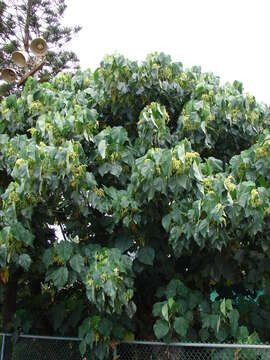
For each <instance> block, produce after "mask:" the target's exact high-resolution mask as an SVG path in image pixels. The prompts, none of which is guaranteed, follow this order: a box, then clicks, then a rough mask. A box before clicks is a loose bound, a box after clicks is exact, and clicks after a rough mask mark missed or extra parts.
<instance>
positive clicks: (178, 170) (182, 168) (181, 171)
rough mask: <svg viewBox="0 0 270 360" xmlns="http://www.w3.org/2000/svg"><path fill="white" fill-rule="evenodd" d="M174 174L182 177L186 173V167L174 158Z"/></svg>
mask: <svg viewBox="0 0 270 360" xmlns="http://www.w3.org/2000/svg"><path fill="white" fill-rule="evenodd" d="M172 172H173V173H175V174H177V175H182V174H184V172H185V165H184V164H183V163H182V161H180V160H177V159H176V158H175V157H174V156H173V158H172Z"/></svg>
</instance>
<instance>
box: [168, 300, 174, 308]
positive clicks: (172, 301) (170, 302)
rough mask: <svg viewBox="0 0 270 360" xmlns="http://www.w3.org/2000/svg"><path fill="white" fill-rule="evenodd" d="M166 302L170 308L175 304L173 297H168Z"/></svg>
mask: <svg viewBox="0 0 270 360" xmlns="http://www.w3.org/2000/svg"><path fill="white" fill-rule="evenodd" d="M168 304H169V308H170V309H171V308H172V307H173V305H174V304H175V301H174V299H173V298H169V299H168Z"/></svg>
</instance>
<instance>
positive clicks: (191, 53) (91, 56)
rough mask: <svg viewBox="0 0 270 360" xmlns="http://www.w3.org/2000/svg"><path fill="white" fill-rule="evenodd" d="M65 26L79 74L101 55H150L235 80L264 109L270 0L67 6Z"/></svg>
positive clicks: (121, 0) (268, 97)
mask: <svg viewBox="0 0 270 360" xmlns="http://www.w3.org/2000/svg"><path fill="white" fill-rule="evenodd" d="M66 3H67V5H68V8H67V10H66V15H65V22H66V23H67V24H70V25H71V24H78V25H82V26H83V29H82V30H81V32H80V33H79V34H78V35H77V36H76V37H75V38H74V39H73V40H72V42H71V43H70V45H69V48H71V49H73V50H74V51H75V52H76V53H77V55H78V56H79V58H80V60H81V67H82V68H83V69H85V68H88V67H90V68H91V69H92V70H93V69H95V68H96V67H97V66H98V65H99V62H100V61H101V60H102V58H103V56H104V55H105V54H112V53H114V52H115V51H116V52H119V53H121V54H123V55H125V56H126V57H128V58H130V59H131V60H143V59H144V58H145V57H146V55H147V54H149V53H150V52H153V51H163V52H165V53H167V54H170V55H171V57H172V59H173V60H174V61H182V62H183V64H184V67H190V66H192V65H201V66H202V70H203V71H212V72H214V73H215V74H216V75H218V76H220V78H221V80H222V82H225V81H231V82H232V81H233V80H239V81H241V82H243V84H244V89H245V91H248V92H250V93H252V94H253V95H255V96H256V98H257V100H260V101H263V102H266V103H268V104H270V0H256V1H255V0H253V1H252V0H67V1H66Z"/></svg>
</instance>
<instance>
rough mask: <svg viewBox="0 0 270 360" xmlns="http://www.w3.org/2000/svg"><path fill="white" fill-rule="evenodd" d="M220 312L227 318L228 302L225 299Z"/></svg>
mask: <svg viewBox="0 0 270 360" xmlns="http://www.w3.org/2000/svg"><path fill="white" fill-rule="evenodd" d="M220 311H221V313H222V314H223V315H224V316H226V300H225V299H223V300H222V301H221V303H220Z"/></svg>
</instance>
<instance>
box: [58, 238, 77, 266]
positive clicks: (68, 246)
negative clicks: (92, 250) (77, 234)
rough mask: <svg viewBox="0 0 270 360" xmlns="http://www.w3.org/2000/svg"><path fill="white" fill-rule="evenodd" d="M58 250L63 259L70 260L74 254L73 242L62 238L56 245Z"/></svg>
mask: <svg viewBox="0 0 270 360" xmlns="http://www.w3.org/2000/svg"><path fill="white" fill-rule="evenodd" d="M55 248H56V251H57V254H58V256H59V257H60V258H61V259H62V260H63V261H68V260H69V259H70V257H71V255H72V251H73V244H72V243H71V242H69V241H65V240H62V241H61V242H59V243H58V244H57V245H56V247H55Z"/></svg>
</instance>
